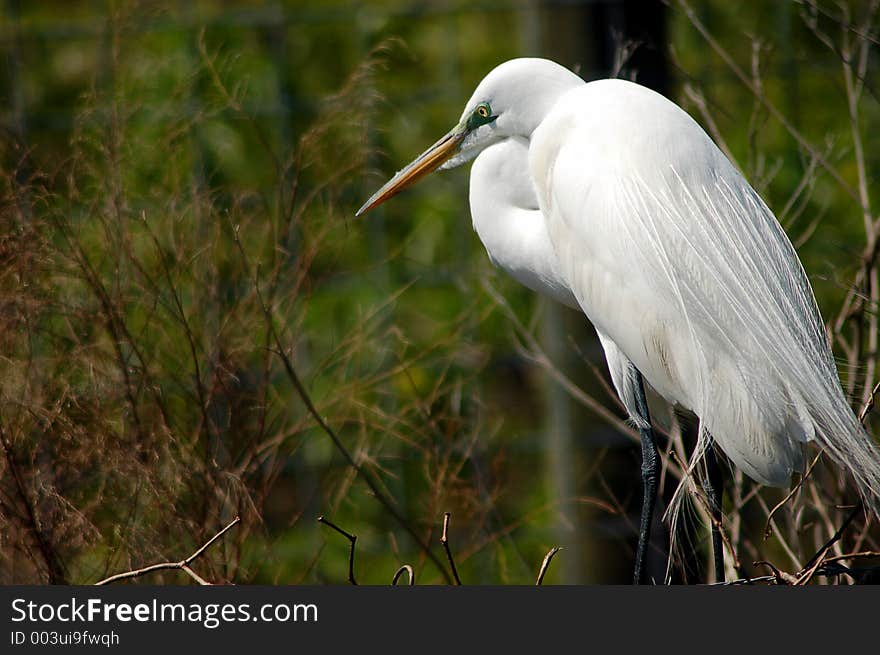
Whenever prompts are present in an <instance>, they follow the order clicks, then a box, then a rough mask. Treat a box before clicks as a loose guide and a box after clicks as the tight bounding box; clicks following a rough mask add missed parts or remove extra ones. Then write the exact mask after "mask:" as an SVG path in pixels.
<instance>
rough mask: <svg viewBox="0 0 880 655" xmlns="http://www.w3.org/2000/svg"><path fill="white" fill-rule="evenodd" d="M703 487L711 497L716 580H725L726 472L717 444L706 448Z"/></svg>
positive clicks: (708, 496) (710, 508)
mask: <svg viewBox="0 0 880 655" xmlns="http://www.w3.org/2000/svg"><path fill="white" fill-rule="evenodd" d="M703 489H705V490H706V496H707V498H708V499H709V510H710V512H711V514H712V557H713V559H714V562H715V582H724V544H723V543H722V541H721V500H722V497H723V495H724V473H723V471H722V470H721V464H720V463H719V462H718V456H717V455H716V454H715V446H714V445H713V444H709V446H708V447H707V448H706V480H705V482H703Z"/></svg>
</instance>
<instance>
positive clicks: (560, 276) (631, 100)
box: [359, 59, 880, 513]
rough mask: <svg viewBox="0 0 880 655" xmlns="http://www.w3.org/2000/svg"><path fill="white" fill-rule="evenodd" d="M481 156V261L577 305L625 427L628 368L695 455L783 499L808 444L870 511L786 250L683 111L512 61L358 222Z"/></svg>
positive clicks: (858, 443)
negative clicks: (674, 409)
mask: <svg viewBox="0 0 880 655" xmlns="http://www.w3.org/2000/svg"><path fill="white" fill-rule="evenodd" d="M441 155H442V156H441ZM477 155H479V156H478V157H477V160H476V161H475V162H474V165H473V170H472V172H471V187H470V204H471V212H472V215H473V219H474V227H475V229H476V231H477V233H478V235H479V237H480V239H481V240H482V242H483V243H484V245H485V246H486V250H487V251H488V253H489V256H490V257H491V258H492V260H493V261H494V262H495V263H496V264H497V265H499V266H501V267H502V268H504V269H505V270H506V271H507V272H509V273H510V274H511V275H512V276H513V277H515V278H516V279H517V280H519V281H520V282H522V283H523V284H525V285H526V286H528V287H530V288H532V289H535V290H536V291H539V292H541V293H545V294H547V295H549V296H550V297H552V298H555V299H556V300H559V301H561V302H563V303H566V304H568V305H575V306H577V307H579V308H580V309H581V310H583V312H584V313H585V314H586V316H587V317H588V318H589V319H590V321H591V322H592V323H593V325H594V326H595V327H596V329H597V331H598V332H599V336H600V339H601V341H602V345H603V347H604V349H605V352H606V357H607V359H608V364H609V369H610V371H611V375H612V379H613V381H614V384H615V387H616V389H617V390H618V393H620V394H621V397H622V400H623V402H624V405H625V406H626V407H627V410H628V411H629V413H630V415H631V416H632V417H634V418H635V419H637V420H638V412H637V411H636V407H635V406H634V399H633V397H632V395H631V394H630V393H628V390H627V387H628V385H627V384H625V382H626V380H625V376H626V374H627V371H628V370H629V369H628V366H629V362H632V364H633V365H634V366H635V367H636V368H637V369H638V370H639V371H640V372H641V373H642V375H643V376H644V378H645V379H646V380H647V381H648V383H649V384H650V385H651V386H652V387H653V388H654V389H655V390H656V391H657V392H658V393H660V394H661V395H662V396H664V397H665V398H666V399H668V400H669V401H670V402H673V403H678V404H680V405H682V406H684V407H686V408H688V409H690V410H692V411H693V412H694V413H695V414H696V415H697V416H698V417H699V419H700V425H701V428H702V429H701V439H700V444H699V445H698V451H699V450H700V449H701V448H703V447H705V445H706V443H707V437H706V432H708V433H709V434H711V437H712V438H713V439H714V440H715V441H716V442H717V444H718V445H719V446H720V447H721V449H722V450H723V451H724V452H725V454H726V455H727V456H728V457H729V458H730V459H731V460H732V461H733V463H734V464H736V466H738V467H739V468H740V469H742V470H743V471H744V472H745V473H746V474H748V475H749V476H750V477H752V478H754V479H755V480H757V481H759V482H762V483H765V484H769V485H777V486H783V485H787V484H788V483H789V481H790V476H791V474H792V473H793V472H796V471H800V470H802V468H803V464H804V444H805V443H806V442H808V441H812V440H815V441H817V442H818V443H819V444H820V445H821V446H822V447H823V448H824V449H825V450H826V452H827V453H828V454H829V455H830V456H831V458H832V459H833V460H834V461H835V462H837V463H838V464H839V465H841V466H842V467H843V468H844V469H846V470H847V471H849V472H850V473H851V474H852V476H853V477H854V479H855V481H856V483H857V486H858V488H859V490H860V491H861V493H862V495H863V497H864V499H865V500H866V501H867V502H868V504H869V505H870V507H871V508H872V509H874V510H875V513H876V510H877V507H878V494H880V455H878V449H877V446H876V445H875V444H874V443H873V442H872V440H871V439H870V437H869V436H868V435H867V434H866V433H865V431H864V430H863V429H862V427H861V426H860V424H859V422H858V420H857V419H856V417H855V415H854V414H853V412H852V410H851V409H850V407H849V406H848V404H847V402H846V400H845V398H844V395H843V391H842V389H841V386H840V382H839V379H838V375H837V371H836V368H835V366H834V361H833V358H832V354H831V351H830V348H829V346H828V343H827V340H826V335H825V330H824V327H823V324H822V320H821V317H820V314H819V311H818V309H817V306H816V301H815V298H814V296H813V292H812V289H811V288H810V284H809V281H808V279H807V276H806V274H805V273H804V270H803V268H802V266H801V264H800V261H799V260H798V257H797V254H796V252H795V250H794V248H793V246H792V245H791V242H790V241H789V240H788V238H787V236H786V235H785V232H784V231H783V229H782V228H781V226H780V225H779V223H778V221H777V220H776V218H775V217H774V216H773V213H772V212H771V211H770V209H769V208H768V207H767V206H766V205H765V204H764V202H763V201H762V200H761V199H760V198H759V197H758V195H757V193H756V192H755V191H754V190H753V189H752V188H751V187H750V186H749V184H748V183H747V182H746V180H745V179H744V178H743V177H742V175H740V173H739V172H738V171H737V170H736V169H735V168H734V166H733V165H732V164H731V163H730V161H728V160H727V158H726V157H725V156H724V155H723V154H722V152H721V151H720V150H719V149H718V148H717V146H716V145H715V144H714V143H713V142H712V140H711V139H710V138H709V136H708V135H707V134H706V133H705V132H704V131H703V130H702V128H700V126H699V125H698V124H697V123H696V122H695V121H694V120H693V119H692V118H691V117H690V116H689V115H688V114H687V113H686V112H685V111H684V110H682V109H681V108H680V107H678V106H677V105H676V104H674V103H673V102H671V101H669V100H667V99H666V98H664V97H663V96H661V95H659V94H657V93H655V92H653V91H651V90H649V89H646V88H644V87H642V86H639V85H637V84H634V83H631V82H627V81H623V80H600V81H595V82H590V83H586V82H584V81H583V80H582V79H581V78H579V77H578V76H576V75H574V74H573V73H571V72H570V71H568V70H567V69H565V68H563V67H561V66H559V65H558V64H555V63H553V62H550V61H547V60H542V59H515V60H512V61H509V62H506V63H504V64H501V65H500V66H498V67H497V68H496V69H494V70H493V71H492V72H490V73H489V75H487V76H486V77H485V78H484V79H483V81H482V82H481V83H480V84H479V86H478V87H477V89H476V91H475V92H474V94H473V96H472V97H471V99H470V101H469V102H468V103H467V105H466V107H465V110H464V113H463V114H462V118H461V121H460V122H459V125H458V126H457V127H456V128H455V129H453V130H452V132H450V133H449V134H448V135H447V136H446V137H444V139H441V141H439V142H438V143H437V144H435V146H434V147H432V149H429V150H428V151H427V152H426V153H425V154H424V155H422V157H420V158H419V159H417V160H416V161H415V162H414V163H413V164H412V165H410V166H409V167H407V168H406V169H404V170H403V171H401V172H400V173H398V175H397V176H395V178H394V179H392V180H391V181H390V182H389V183H388V184H387V185H385V187H383V189H381V190H380V191H379V192H378V193H377V194H376V195H374V196H373V198H371V199H370V201H368V202H367V204H366V205H365V206H364V208H362V209H361V212H359V213H362V212H363V211H366V210H368V209H369V208H371V207H372V206H375V205H376V204H378V203H379V202H382V201H383V200H385V199H386V198H387V197H390V195H393V193H396V192H397V190H399V189H400V188H402V187H403V186H405V185H406V184H408V183H409V182H410V181H412V180H415V179H418V178H419V177H421V176H422V175H424V174H425V173H426V172H427V171H429V170H431V169H433V168H435V167H437V166H438V165H439V164H440V163H442V162H443V161H446V164H445V165H444V166H445V167H451V166H455V165H458V164H461V163H464V162H466V161H468V160H469V159H472V158H473V157H475V156H477ZM425 162H428V164H426V163H425Z"/></svg>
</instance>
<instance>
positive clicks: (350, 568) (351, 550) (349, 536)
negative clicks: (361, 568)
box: [318, 516, 358, 586]
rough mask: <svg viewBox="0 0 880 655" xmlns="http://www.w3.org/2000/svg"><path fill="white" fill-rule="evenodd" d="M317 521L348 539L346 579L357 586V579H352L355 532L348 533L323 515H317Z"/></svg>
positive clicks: (355, 541)
mask: <svg viewBox="0 0 880 655" xmlns="http://www.w3.org/2000/svg"><path fill="white" fill-rule="evenodd" d="M318 523H323V524H324V525H326V526H327V527H329V528H333V529H334V530H336V532H338V533H339V534H341V535H342V536H343V537H345V538H346V539H348V543H349V549H348V581H349V582H350V583H351V584H353V585H355V586H357V581H356V580H355V579H354V546H355V544H356V543H357V540H358V538H357V535H355V534H350V533H348V532H346V531H345V530H343V529H342V528H340V527H339V526H338V525H336V524H335V523H332V522H331V521H328V520H327V519H325V518H324V517H323V516H319V517H318Z"/></svg>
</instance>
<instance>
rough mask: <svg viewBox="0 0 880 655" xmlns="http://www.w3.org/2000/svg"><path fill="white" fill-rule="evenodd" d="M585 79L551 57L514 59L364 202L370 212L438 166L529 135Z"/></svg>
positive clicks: (456, 162)
mask: <svg viewBox="0 0 880 655" xmlns="http://www.w3.org/2000/svg"><path fill="white" fill-rule="evenodd" d="M583 83H584V81H583V80H582V79H581V78H580V77H578V76H577V75H575V74H574V73H572V72H571V71H570V70H568V69H567V68H565V67H563V66H560V65H559V64H557V63H555V62H552V61H549V60H547V59H531V58H523V59H511V60H510V61H506V62H504V63H503V64H501V65H499V66H497V67H496V68H495V69H493V70H492V72H490V73H489V74H488V75H487V76H486V77H484V78H483V81H482V82H480V84H479V85H478V86H477V88H476V90H475V91H474V94H473V95H472V96H471V99H470V100H468V103H467V104H466V105H465V108H464V112H463V113H462V115H461V118H460V119H459V121H458V124H457V125H456V126H455V127H453V128H452V129H451V130H450V131H449V132H447V133H446V134H445V135H444V136H443V137H442V138H441V139H440V140H439V141H437V143H435V144H434V145H432V146H431V147H430V148H428V149H427V150H426V151H425V152H423V153H422V154H421V155H419V156H418V157H416V158H415V159H414V160H413V161H412V162H411V163H409V164H408V165H407V166H406V167H404V168H403V169H402V170H400V171H398V172H397V174H396V175H395V176H394V177H393V178H391V180H389V181H388V182H387V183H386V184H385V185H384V186H383V187H382V188H381V189H379V190H378V191H377V192H376V193H374V194H373V196H372V197H371V198H370V199H369V200H367V202H366V203H364V205H363V207H361V208H360V209H359V210H358V211H357V216H360V215H361V214H365V213H366V212H368V211H370V210H371V209H373V208H374V207H376V206H378V205H380V204H381V203H383V202H384V201H386V200H388V198H391V197H392V196H394V195H396V194H397V193H398V192H400V191H402V190H403V189H405V188H406V187H408V186H410V185H412V184H414V183H415V182H417V181H418V180H420V179H422V178H423V177H425V176H426V175H427V174H428V173H430V172H431V171H434V170H436V169H437V168H444V169H445V168H454V167H456V166H460V165H461V164H464V163H466V162H468V161H470V160H471V159H473V158H474V157H476V156H477V155H479V154H480V152H482V151H483V150H484V149H485V148H487V147H488V146H490V145H492V144H493V143H497V142H498V141H501V140H502V139H506V138H508V137H511V136H521V137H525V138H529V137H530V136H531V134H532V132H533V131H534V130H535V128H536V127H538V125H539V124H540V123H541V121H542V120H543V119H544V116H546V115H547V112H548V111H550V108H551V107H552V106H553V104H554V103H555V102H556V100H557V99H558V98H559V96H560V95H562V94H563V93H564V92H565V91H568V90H569V89H571V88H573V87H575V86H578V85H581V84H583Z"/></svg>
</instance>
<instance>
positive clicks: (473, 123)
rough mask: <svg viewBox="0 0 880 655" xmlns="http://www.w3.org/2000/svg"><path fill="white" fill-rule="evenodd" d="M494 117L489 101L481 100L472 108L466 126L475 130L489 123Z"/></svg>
mask: <svg viewBox="0 0 880 655" xmlns="http://www.w3.org/2000/svg"><path fill="white" fill-rule="evenodd" d="M496 118H497V116H493V115H492V108H491V107H490V106H489V103H488V102H481V103H480V104H478V105H477V106H476V107H475V108H474V110H473V111H472V112H471V115H470V116H469V117H468V120H467V128H468V129H469V130H475V129H477V128H478V127H480V126H481V125H486V124H487V123H491V122H492V121H494V120H495V119H496Z"/></svg>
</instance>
